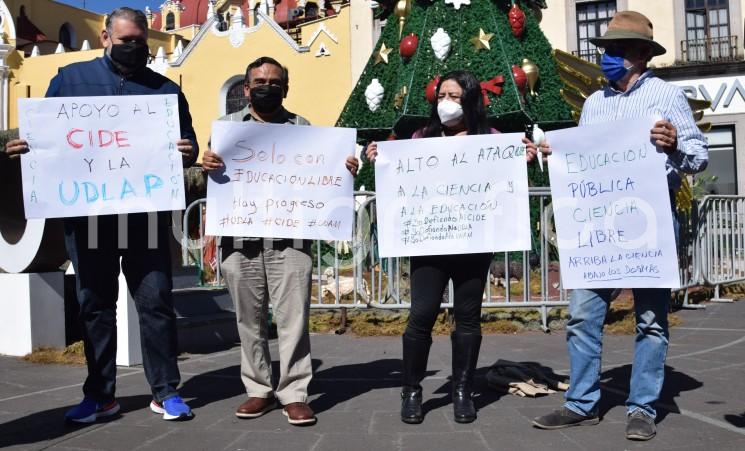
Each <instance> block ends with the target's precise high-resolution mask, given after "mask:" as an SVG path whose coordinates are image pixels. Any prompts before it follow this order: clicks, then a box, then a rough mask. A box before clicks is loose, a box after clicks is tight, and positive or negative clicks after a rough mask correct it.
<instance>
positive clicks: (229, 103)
mask: <svg viewBox="0 0 745 451" xmlns="http://www.w3.org/2000/svg"><path fill="white" fill-rule="evenodd" d="M246 105H248V98H247V97H246V96H245V95H244V94H243V79H240V80H238V81H236V82H234V83H233V84H232V85H231V86H230V88H229V89H228V93H227V95H226V96H225V114H230V113H234V112H236V111H238V110H240V109H242V108H244V107H245V106H246Z"/></svg>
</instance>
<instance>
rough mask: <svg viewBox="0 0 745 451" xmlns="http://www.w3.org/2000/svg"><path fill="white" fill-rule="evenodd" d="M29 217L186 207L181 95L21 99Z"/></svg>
mask: <svg viewBox="0 0 745 451" xmlns="http://www.w3.org/2000/svg"><path fill="white" fill-rule="evenodd" d="M18 117H19V118H20V124H19V125H20V137H21V138H22V139H25V140H26V141H27V142H28V145H29V152H28V153H26V154H24V155H23V156H22V157H21V167H22V176H23V205H24V208H25V211H26V218H29V219H30V218H60V217H73V216H97V215H107V214H118V213H137V212H147V211H159V210H182V209H183V208H184V176H183V168H182V158H181V153H180V152H179V151H178V148H177V146H176V142H177V141H178V140H179V139H180V128H179V117H178V97H177V96H176V95H175V94H171V95H152V96H149V95H147V96H145V95H143V96H110V97H56V98H47V99H19V100H18Z"/></svg>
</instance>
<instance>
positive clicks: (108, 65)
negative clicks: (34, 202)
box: [45, 55, 199, 247]
mask: <svg viewBox="0 0 745 451" xmlns="http://www.w3.org/2000/svg"><path fill="white" fill-rule="evenodd" d="M153 94H177V95H178V109H179V125H180V127H181V138H183V139H188V140H189V141H191V143H192V145H193V146H194V155H193V156H192V158H190V159H189V160H188V161H186V160H185V161H184V167H189V166H191V165H193V164H194V163H195V162H196V160H197V155H199V147H198V145H197V136H196V133H194V127H193V126H192V123H191V114H189V103H188V102H187V101H186V97H185V96H184V94H183V93H182V92H181V88H180V87H179V86H178V85H177V84H176V83H174V82H172V81H171V80H169V79H168V78H166V77H164V76H163V75H160V74H158V73H157V72H154V71H152V70H151V69H149V68H144V69H142V70H140V71H138V72H136V73H135V74H132V75H130V76H127V77H125V76H123V75H122V74H120V73H119V72H118V71H117V69H116V67H114V65H113V64H112V62H111V60H110V59H109V57H108V56H107V55H104V56H103V57H100V58H95V59H93V60H91V61H84V62H80V63H73V64H70V65H67V66H65V67H61V68H60V69H59V72H58V73H57V75H55V76H54V78H52V81H51V82H49V88H48V89H47V93H46V96H45V97H78V96H81V97H84V96H117V95H153ZM147 215H148V214H147V213H133V214H130V215H128V230H129V232H130V233H129V235H130V237H132V238H130V244H132V241H133V240H135V238H134V237H138V238H140V240H141V239H145V238H146V237H147V231H148V219H147ZM157 216H158V221H157V223H158V226H159V227H165V226H168V225H170V224H171V212H168V211H160V212H158V215H157ZM98 218H99V222H100V223H101V225H102V230H115V227H116V226H115V222H116V215H105V216H99V217H98ZM64 223H65V232H66V233H68V234H69V233H72V231H73V229H78V228H79V229H81V230H85V228H87V223H88V222H87V217H79V218H65V221H64ZM106 235H108V236H107V237H106V238H105V239H104V241H111V240H114V238H115V237H116V233H115V232H109V233H106ZM81 236H84V235H81ZM112 237H113V238H112ZM135 241H136V240H135ZM113 242H116V241H113ZM143 247H144V245H143Z"/></svg>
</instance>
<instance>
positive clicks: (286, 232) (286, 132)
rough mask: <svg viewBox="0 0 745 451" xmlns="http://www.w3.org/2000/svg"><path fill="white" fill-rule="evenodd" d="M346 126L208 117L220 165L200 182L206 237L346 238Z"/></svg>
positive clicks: (351, 142)
mask: <svg viewBox="0 0 745 451" xmlns="http://www.w3.org/2000/svg"><path fill="white" fill-rule="evenodd" d="M356 136H357V132H356V131H355V130H354V129H348V128H333V127H310V126H297V125H282V124H262V123H257V122H251V121H247V122H228V121H216V122H213V124H212V151H213V152H215V153H217V154H218V155H220V156H221V157H222V159H223V161H224V162H225V169H224V171H222V172H220V173H211V174H210V177H209V179H208V181H207V234H208V235H222V236H247V237H267V238H302V239H323V240H346V241H348V240H351V239H352V226H353V222H354V197H353V195H352V193H353V191H352V190H353V179H352V175H351V174H350V173H349V171H347V169H346V167H345V164H344V161H345V160H346V158H347V157H348V156H350V155H352V154H353V153H354V149H355V140H356Z"/></svg>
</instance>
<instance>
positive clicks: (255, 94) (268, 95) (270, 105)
mask: <svg viewBox="0 0 745 451" xmlns="http://www.w3.org/2000/svg"><path fill="white" fill-rule="evenodd" d="M284 94H285V93H284V89H282V87H281V86H277V85H261V86H257V87H255V88H251V107H252V108H253V109H254V110H255V111H256V112H258V113H271V112H274V111H277V109H278V108H279V107H280V106H282V99H283V98H284Z"/></svg>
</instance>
